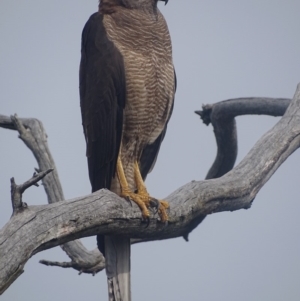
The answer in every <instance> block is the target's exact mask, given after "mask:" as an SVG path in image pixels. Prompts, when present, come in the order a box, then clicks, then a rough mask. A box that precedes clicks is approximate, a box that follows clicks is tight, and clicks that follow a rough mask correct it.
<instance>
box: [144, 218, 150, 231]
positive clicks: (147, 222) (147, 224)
mask: <svg viewBox="0 0 300 301" xmlns="http://www.w3.org/2000/svg"><path fill="white" fill-rule="evenodd" d="M142 222H146V228H148V227H149V224H150V217H149V216H147V217H145V218H143V219H142Z"/></svg>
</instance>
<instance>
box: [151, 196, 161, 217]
mask: <svg viewBox="0 0 300 301" xmlns="http://www.w3.org/2000/svg"><path fill="white" fill-rule="evenodd" d="M149 204H150V207H151V208H155V209H156V211H155V212H154V214H156V213H157V212H158V210H159V208H160V202H159V200H157V199H154V198H153V199H151V200H150V201H149Z"/></svg>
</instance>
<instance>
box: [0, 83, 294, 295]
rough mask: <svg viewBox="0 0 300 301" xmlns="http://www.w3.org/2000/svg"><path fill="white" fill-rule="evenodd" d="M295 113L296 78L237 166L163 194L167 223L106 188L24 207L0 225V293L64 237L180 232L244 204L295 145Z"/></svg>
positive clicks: (142, 236)
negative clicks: (280, 112)
mask: <svg viewBox="0 0 300 301" xmlns="http://www.w3.org/2000/svg"><path fill="white" fill-rule="evenodd" d="M299 119H300V84H299V85H298V87H297V91H296V93H295V96H294V99H293V101H292V102H291V104H290V106H289V107H288V109H287V111H286V113H285V115H284V116H283V118H281V120H280V121H279V122H278V123H277V124H276V125H275V126H274V127H273V129H271V130H270V131H269V132H267V133H266V134H265V135H264V136H263V137H262V138H261V139H260V140H259V141H258V142H257V143H256V144H255V146H254V147H253V148H252V150H251V151H250V152H249V153H248V155H247V156H246V157H245V158H244V160H243V161H242V162H241V163H240V164H239V165H238V166H236V167H235V168H234V169H233V170H231V171H230V172H228V173H227V174H226V175H224V176H223V177H221V178H218V179H213V180H209V181H198V182H196V181H193V182H191V183H188V184H186V185H184V186H183V187H181V188H179V189H177V190H176V191H175V192H173V193H172V194H171V195H170V196H168V197H167V198H166V200H168V201H169V202H170V207H171V210H170V212H169V225H168V226H164V225H162V224H161V223H160V222H159V221H158V219H157V215H154V214H153V215H152V216H151V220H150V224H149V226H148V227H146V226H145V227H143V224H141V217H140V211H139V209H138V208H137V206H136V205H135V204H131V205H130V204H129V203H127V202H124V201H123V200H122V199H121V198H119V197H118V196H116V195H114V194H113V193H111V192H109V191H107V190H100V191H98V192H95V193H93V194H91V195H88V196H86V197H81V198H76V199H73V200H69V201H65V202H57V203H52V204H50V205H44V206H28V207H27V208H24V209H23V210H22V212H19V213H16V214H14V215H13V216H12V218H11V219H10V221H9V222H8V223H7V224H6V225H5V226H4V228H3V229H2V230H1V231H0V258H1V259H0V293H2V292H3V291H4V290H5V289H6V288H7V287H8V286H9V285H10V284H11V283H12V282H13V281H14V280H15V279H16V278H17V277H18V276H19V275H20V273H22V270H23V267H24V264H25V263H26V261H27V260H28V259H29V258H30V257H31V256H32V255H34V254H36V253H37V252H40V251H42V250H45V249H48V248H52V247H54V246H57V245H60V244H63V243H66V242H68V241H71V240H74V239H77V238H80V237H85V236H91V235H96V234H105V235H115V234H118V235H125V236H129V237H132V238H137V240H143V241H146V240H158V239H167V238H173V237H178V236H184V237H186V236H187V234H188V233H189V232H190V231H191V230H192V229H194V228H195V227H196V226H197V225H198V224H199V222H201V221H202V219H203V217H204V216H205V215H208V214H212V213H215V212H220V211H233V210H238V209H243V208H244V209H248V208H250V206H251V204H252V202H253V200H254V198H255V196H256V194H257V193H258V191H259V190H260V188H261V187H262V186H263V185H264V184H265V183H266V182H267V180H268V179H269V178H270V177H271V176H272V174H273V173H274V172H275V171H276V170H277V168H278V167H279V166H280V165H281V164H282V163H283V162H284V161H285V160H286V158H287V157H288V156H289V155H291V154H292V153H293V152H294V151H295V150H296V149H297V148H298V147H299V146H300V122H299ZM0 124H1V116H0ZM221 166H223V165H222V164H221ZM47 177H48V176H47ZM47 177H45V179H46V178H47ZM21 237H22V240H20V238H21ZM12 246H13V247H12Z"/></svg>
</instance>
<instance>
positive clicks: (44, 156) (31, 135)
mask: <svg viewBox="0 0 300 301" xmlns="http://www.w3.org/2000/svg"><path fill="white" fill-rule="evenodd" d="M0 127H3V128H7V129H11V130H17V131H18V132H19V138H20V139H22V141H24V143H25V144H26V146H27V147H28V148H29V149H30V150H31V151H32V153H33V155H34V157H35V158H36V160H37V163H38V166H39V168H38V170H37V171H40V170H43V171H44V170H48V169H54V171H53V172H52V173H51V174H49V175H48V176H47V177H45V178H43V179H42V182H43V187H44V189H45V192H46V195H47V198H48V203H49V204H51V203H55V202H58V201H62V200H64V199H65V198H64V194H63V189H62V186H61V183H60V180H59V176H58V172H57V169H56V167H55V163H54V160H53V158H52V155H51V152H50V150H49V146H48V143H47V134H46V132H45V130H44V127H43V124H42V122H41V121H39V120H38V119H35V118H32V119H29V118H18V117H17V116H16V115H15V116H11V117H7V116H3V115H0ZM61 248H62V249H63V250H64V251H65V252H66V254H67V255H68V256H69V257H70V259H71V262H68V263H58V262H51V261H46V260H44V261H41V263H43V264H45V265H53V266H61V267H64V268H66V267H72V268H74V269H76V270H78V271H79V273H80V274H81V273H89V274H92V275H94V274H96V273H98V272H99V271H102V270H103V269H104V268H105V259H104V257H103V255H102V254H101V253H100V252H99V250H98V249H97V248H95V249H94V250H92V251H89V250H87V249H86V248H85V247H84V245H83V244H82V243H81V241H79V240H74V241H70V242H68V243H66V244H64V245H61Z"/></svg>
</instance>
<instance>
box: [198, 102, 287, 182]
mask: <svg viewBox="0 0 300 301" xmlns="http://www.w3.org/2000/svg"><path fill="white" fill-rule="evenodd" d="M290 102H291V99H287V98H267V97H263V98H262V97H248V98H235V99H228V100H224V101H220V102H218V103H215V104H209V105H203V106H202V111H195V113H196V114H198V115H200V118H201V119H202V120H203V123H205V124H206V125H209V124H210V123H211V124H212V126H213V128H214V133H215V137H216V142H217V156H216V159H215V161H214V163H213V165H212V167H211V168H210V170H209V171H208V173H207V175H206V179H215V178H219V177H221V176H223V175H224V174H226V173H227V172H228V171H230V170H231V169H232V168H233V166H234V163H235V160H236V157H237V144H238V143H237V133H236V122H235V117H237V116H241V115H249V114H250V115H251V114H252V115H253V114H256V115H269V116H283V114H284V113H285V111H286V109H287V107H288V106H289V104H290Z"/></svg>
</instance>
